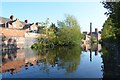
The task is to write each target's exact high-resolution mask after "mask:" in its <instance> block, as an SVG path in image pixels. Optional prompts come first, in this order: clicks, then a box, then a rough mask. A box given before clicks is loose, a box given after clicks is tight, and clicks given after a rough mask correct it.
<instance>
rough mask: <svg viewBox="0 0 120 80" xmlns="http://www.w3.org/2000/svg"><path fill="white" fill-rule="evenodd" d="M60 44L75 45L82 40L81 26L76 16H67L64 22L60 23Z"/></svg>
mask: <svg viewBox="0 0 120 80" xmlns="http://www.w3.org/2000/svg"><path fill="white" fill-rule="evenodd" d="M58 27H59V28H60V30H59V35H58V44H60V45H75V44H79V42H80V40H81V32H80V26H79V24H78V22H77V20H76V19H75V17H74V16H71V15H67V16H66V18H65V20H64V21H59V22H58Z"/></svg>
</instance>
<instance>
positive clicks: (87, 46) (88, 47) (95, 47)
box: [81, 44, 102, 61]
mask: <svg viewBox="0 0 120 80" xmlns="http://www.w3.org/2000/svg"><path fill="white" fill-rule="evenodd" d="M81 47H82V50H83V51H85V52H89V53H90V61H92V52H95V56H97V55H98V52H101V49H102V47H101V44H92V45H91V44H82V45H81Z"/></svg>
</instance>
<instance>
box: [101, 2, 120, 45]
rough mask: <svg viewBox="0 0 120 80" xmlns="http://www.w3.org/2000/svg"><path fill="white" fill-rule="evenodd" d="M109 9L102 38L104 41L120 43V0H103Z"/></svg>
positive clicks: (105, 6)
mask: <svg viewBox="0 0 120 80" xmlns="http://www.w3.org/2000/svg"><path fill="white" fill-rule="evenodd" d="M102 4H103V5H104V8H106V9H107V10H108V12H106V13H105V14H106V15H107V16H108V19H107V20H106V21H105V23H104V25H103V29H102V34H101V38H102V41H103V42H108V43H114V44H119V43H120V2H102Z"/></svg>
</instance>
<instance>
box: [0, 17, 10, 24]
mask: <svg viewBox="0 0 120 80" xmlns="http://www.w3.org/2000/svg"><path fill="white" fill-rule="evenodd" d="M8 21H11V20H10V19H9V18H4V17H1V16H0V22H1V23H6V22H8Z"/></svg>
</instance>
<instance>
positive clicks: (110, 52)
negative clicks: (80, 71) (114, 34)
mask: <svg viewBox="0 0 120 80" xmlns="http://www.w3.org/2000/svg"><path fill="white" fill-rule="evenodd" d="M102 46H104V50H103V51H102V52H103V56H102V58H103V63H104V66H103V71H104V74H103V76H104V78H119V77H120V47H119V45H117V44H113V43H105V42H103V44H102ZM106 54H107V55H106Z"/></svg>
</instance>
